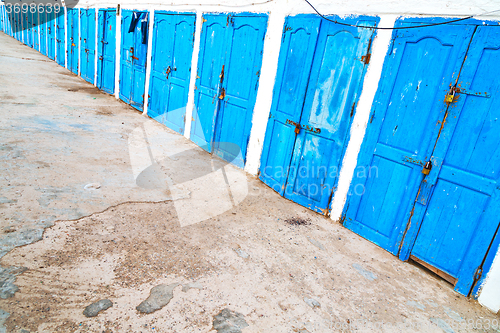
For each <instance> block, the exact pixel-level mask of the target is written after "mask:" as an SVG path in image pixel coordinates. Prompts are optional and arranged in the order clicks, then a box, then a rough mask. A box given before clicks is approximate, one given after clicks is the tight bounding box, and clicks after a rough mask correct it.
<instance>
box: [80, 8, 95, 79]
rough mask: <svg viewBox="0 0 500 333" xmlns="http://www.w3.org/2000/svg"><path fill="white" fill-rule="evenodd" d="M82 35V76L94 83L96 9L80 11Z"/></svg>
mask: <svg viewBox="0 0 500 333" xmlns="http://www.w3.org/2000/svg"><path fill="white" fill-rule="evenodd" d="M80 17H81V20H80V21H81V25H82V36H81V43H82V45H81V47H82V48H81V50H80V62H81V76H82V78H83V79H84V80H85V81H87V82H90V83H94V74H95V23H96V21H95V9H86V10H85V9H82V10H81V11H80Z"/></svg>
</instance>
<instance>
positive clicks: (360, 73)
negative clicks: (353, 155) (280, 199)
mask: <svg viewBox="0 0 500 333" xmlns="http://www.w3.org/2000/svg"><path fill="white" fill-rule="evenodd" d="M353 23H358V24H361V25H371V26H373V25H376V21H375V20H373V19H371V20H369V19H364V18H358V19H357V20H356V21H355V22H353ZM372 34H373V31H371V30H368V29H357V28H353V27H345V26H344V27H343V26H339V25H336V24H334V23H331V22H326V21H325V22H322V25H321V29H320V33H319V38H318V42H317V46H316V51H315V56H314V60H313V64H312V69H311V77H310V80H309V85H308V89H307V93H306V99H305V103H304V108H303V111H302V115H301V118H300V122H299V123H300V131H299V133H298V135H297V138H296V143H295V147H294V150H293V152H292V161H291V169H290V173H289V177H288V180H287V186H286V189H285V197H286V198H289V199H291V200H293V201H295V202H297V203H299V204H301V205H303V206H306V207H308V208H310V209H313V210H315V211H317V212H320V213H323V214H326V213H327V212H328V205H329V202H330V199H331V196H332V194H333V191H334V189H335V186H336V184H337V178H338V169H339V168H340V163H341V159H342V157H343V155H344V150H345V146H346V145H347V134H348V129H349V127H350V124H351V119H352V116H353V115H354V109H355V104H356V102H357V99H358V95H359V92H360V88H361V83H362V79H363V77H364V72H365V64H364V61H362V59H363V57H364V56H365V55H366V54H367V53H368V47H369V43H370V40H371V38H372Z"/></svg>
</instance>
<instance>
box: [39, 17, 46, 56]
mask: <svg viewBox="0 0 500 333" xmlns="http://www.w3.org/2000/svg"><path fill="white" fill-rule="evenodd" d="M38 18H39V19H40V25H39V27H38V29H39V31H40V53H41V54H43V55H47V16H46V14H45V12H41V13H38Z"/></svg>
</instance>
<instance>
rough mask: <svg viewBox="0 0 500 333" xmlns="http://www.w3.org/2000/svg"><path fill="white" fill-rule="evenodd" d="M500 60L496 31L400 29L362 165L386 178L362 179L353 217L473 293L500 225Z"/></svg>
mask: <svg viewBox="0 0 500 333" xmlns="http://www.w3.org/2000/svg"><path fill="white" fill-rule="evenodd" d="M474 31H475V32H474ZM467 48H468V51H467ZM398 50H403V52H399V53H400V54H399V56H398ZM499 55H500V29H498V28H496V27H478V28H476V27H474V26H447V27H439V28H438V27H434V28H431V29H428V28H427V29H426V30H420V29H412V30H408V31H404V30H403V31H399V32H397V35H396V36H395V40H394V47H393V50H392V51H391V53H390V54H389V56H388V59H387V61H386V65H385V70H384V73H386V75H387V77H388V78H390V79H388V80H387V81H385V82H384V84H383V86H382V87H381V89H380V91H379V93H378V95H377V96H379V98H380V99H379V102H378V103H377V104H378V105H376V106H375V107H374V110H372V116H371V117H372V118H371V119H373V122H372V124H370V125H369V127H368V131H367V136H366V138H365V142H364V144H363V148H362V152H361V154H360V159H359V161H358V167H360V166H363V167H365V168H367V167H374V170H375V171H376V172H377V175H376V176H375V175H372V176H373V177H368V178H367V179H364V180H362V179H361V178H360V177H358V178H356V179H355V180H354V182H353V185H352V186H351V191H353V192H354V193H353V194H354V195H352V196H351V197H350V199H349V202H348V208H347V209H346V215H345V225H346V226H347V227H349V228H351V229H352V230H354V231H356V232H357V233H359V234H360V235H362V236H364V237H366V238H368V239H370V240H372V241H374V242H375V243H377V244H379V245H380V246H382V247H384V248H386V249H388V250H389V251H391V252H392V253H394V254H399V256H400V258H401V259H403V260H406V259H408V258H409V257H411V258H412V259H413V260H415V261H417V262H420V263H422V264H423V265H424V266H427V267H432V268H433V270H434V271H436V272H437V273H438V274H439V275H441V276H442V277H444V278H445V279H447V280H448V281H450V282H452V283H454V284H455V290H456V291H458V292H460V293H462V294H464V295H468V294H469V291H470V290H471V288H472V287H473V286H474V283H475V282H476V281H477V279H478V278H479V276H480V275H478V274H477V273H478V272H480V271H481V269H482V268H481V265H482V263H483V259H484V258H485V256H486V254H487V251H488V249H489V246H490V244H492V239H493V237H494V234H495V231H496V230H497V228H498V226H499V223H498V220H497V219H496V216H497V215H498V212H499V210H500V196H499V190H498V189H497V186H498V185H497V182H498V173H499V172H500V157H498V156H500V154H497V153H496V151H497V150H498V147H500V126H499V125H497V121H496V119H497V117H498V115H499V112H498V106H499V104H500V100H499V99H498V98H497V97H496V96H495V93H494V92H496V91H498V89H499V84H498V82H497V80H495V79H494V78H495V77H497V76H498V74H500V66H499V65H498V64H497V61H496V59H498V56H499ZM450 89H452V90H453V91H455V95H456V97H455V98H454V102H453V103H446V102H445V99H444V96H445V95H446V94H447V93H448V94H449V93H450V91H452V90H450ZM427 161H429V163H431V165H432V168H431V170H430V171H429V173H428V175H425V174H423V173H422V167H423V166H424V165H425V164H426V162H427ZM373 172H374V171H373ZM360 184H361V186H363V188H364V194H362V195H356V193H355V188H356V186H359V185H360ZM492 251H496V249H492Z"/></svg>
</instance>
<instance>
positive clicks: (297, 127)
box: [294, 124, 300, 134]
mask: <svg viewBox="0 0 500 333" xmlns="http://www.w3.org/2000/svg"><path fill="white" fill-rule="evenodd" d="M294 132H295V134H299V133H300V124H295V131H294Z"/></svg>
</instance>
